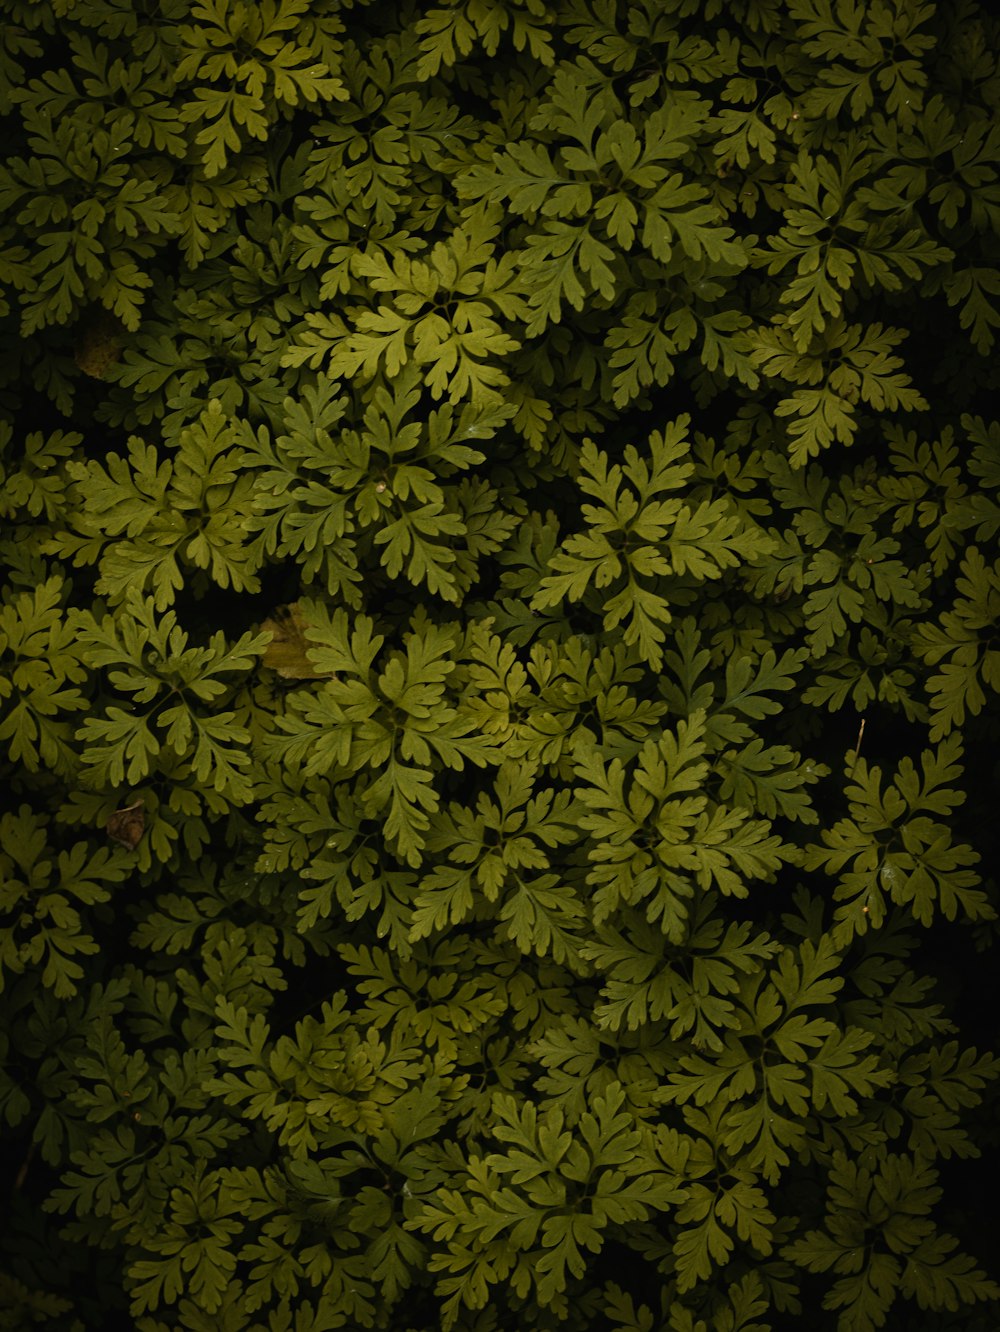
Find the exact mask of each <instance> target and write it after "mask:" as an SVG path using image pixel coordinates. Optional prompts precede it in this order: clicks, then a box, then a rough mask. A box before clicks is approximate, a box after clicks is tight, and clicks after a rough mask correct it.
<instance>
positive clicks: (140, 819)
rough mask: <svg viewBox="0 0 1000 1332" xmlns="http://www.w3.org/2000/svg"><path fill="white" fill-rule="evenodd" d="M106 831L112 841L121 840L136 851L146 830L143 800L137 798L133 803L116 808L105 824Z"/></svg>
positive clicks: (122, 843)
mask: <svg viewBox="0 0 1000 1332" xmlns="http://www.w3.org/2000/svg"><path fill="white" fill-rule="evenodd" d="M104 831H105V832H106V833H107V834H108V836H109V837H110V838H111V839H112V841H115V842H120V843H121V845H122V846H124V847H127V848H128V850H129V851H134V850H135V848H136V847H137V846H138V845H139V843H140V842H141V841H142V834H143V833H144V832H145V831H146V814H145V811H144V809H143V801H142V800H137V801H136V802H135V803H134V804H132V805H126V806H125V808H124V809H116V810H115V812H114V813H113V814H112V815H111V818H110V819H108V821H107V823H106V824H105V825H104Z"/></svg>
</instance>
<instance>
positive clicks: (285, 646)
mask: <svg viewBox="0 0 1000 1332" xmlns="http://www.w3.org/2000/svg"><path fill="white" fill-rule="evenodd" d="M261 629H264V630H267V631H268V632H269V633H270V634H272V635H273V636H272V638H271V641H270V643H269V644H268V645H267V647H266V648H265V649H264V656H263V658H262V661H263V664H264V665H265V666H269V667H270V668H271V670H273V671H277V673H278V674H279V675H280V676H281V677H282V678H283V679H285V680H329V679H331V678H332V677H333V672H332V671H319V670H317V669H316V667H315V666H314V665H313V664H312V662H311V661H310V660H309V658H308V657H307V656H306V648H307V646H308V643H307V641H306V636H305V630H306V621H305V619H304V618H303V616H302V613H301V611H300V610H299V605H298V602H294V603H293V604H292V605H291V606H281V607H279V608H278V609H277V610H276V611H275V613H274V616H273V617H272V618H271V619H270V620H265V621H264V623H263V624H262V625H261Z"/></svg>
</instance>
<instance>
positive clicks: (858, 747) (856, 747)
mask: <svg viewBox="0 0 1000 1332" xmlns="http://www.w3.org/2000/svg"><path fill="white" fill-rule="evenodd" d="M864 733H865V718H864V717H862V718H861V725H860V726H859V727H858V738H857V740H855V742H854V762H853V763H852V764H851V770H850V772H849V773H848V774H847V775H848V777H853V776H854V769H855V767H856V765H857V762H858V755H859V754H860V753H861V740H862V737H863V736H864Z"/></svg>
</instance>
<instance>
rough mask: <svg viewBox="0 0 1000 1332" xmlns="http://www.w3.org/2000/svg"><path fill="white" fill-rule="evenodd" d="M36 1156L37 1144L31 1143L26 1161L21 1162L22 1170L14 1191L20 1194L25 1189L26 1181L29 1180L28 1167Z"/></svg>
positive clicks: (18, 1175) (15, 1181)
mask: <svg viewBox="0 0 1000 1332" xmlns="http://www.w3.org/2000/svg"><path fill="white" fill-rule="evenodd" d="M34 1154H35V1144H34V1143H33V1142H30V1143H29V1144H28V1150H27V1152H26V1153H25V1157H24V1160H23V1161H22V1162H21V1168H20V1169H19V1170H18V1172H17V1179H15V1180H14V1190H15V1192H19V1191H20V1190H21V1189H22V1188H23V1187H24V1181H25V1180H26V1179H27V1178H28V1166H30V1165H31V1158H32V1157H33V1156H34Z"/></svg>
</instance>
